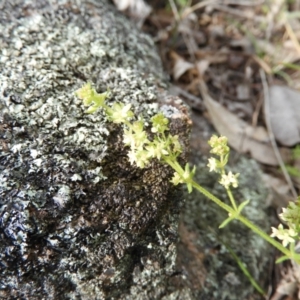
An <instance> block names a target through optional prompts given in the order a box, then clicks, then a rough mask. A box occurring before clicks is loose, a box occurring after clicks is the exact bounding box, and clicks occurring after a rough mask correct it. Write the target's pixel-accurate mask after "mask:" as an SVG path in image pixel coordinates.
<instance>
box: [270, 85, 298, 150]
mask: <svg viewBox="0 0 300 300" xmlns="http://www.w3.org/2000/svg"><path fill="white" fill-rule="evenodd" d="M269 97H270V104H269V105H270V116H269V117H270V121H271V127H272V131H273V133H274V136H275V138H276V140H277V141H278V142H280V143H281V144H282V145H285V146H293V145H295V144H297V143H299V142H300V92H298V91H296V90H293V89H291V88H289V87H287V86H280V85H273V86H271V87H270V89H269Z"/></svg>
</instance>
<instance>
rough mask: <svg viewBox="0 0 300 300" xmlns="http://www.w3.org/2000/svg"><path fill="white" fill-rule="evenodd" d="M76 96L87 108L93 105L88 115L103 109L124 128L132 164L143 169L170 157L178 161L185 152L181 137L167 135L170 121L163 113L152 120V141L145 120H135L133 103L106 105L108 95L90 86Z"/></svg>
mask: <svg viewBox="0 0 300 300" xmlns="http://www.w3.org/2000/svg"><path fill="white" fill-rule="evenodd" d="M76 95H77V96H78V97H79V98H81V99H83V103H84V105H86V106H90V107H89V109H88V110H87V112H88V113H93V112H95V111H96V110H97V109H98V108H102V109H103V110H104V112H105V113H106V115H107V117H108V119H109V120H110V121H111V122H113V123H116V124H124V125H125V128H124V133H123V142H124V144H125V145H126V146H128V147H129V148H130V150H129V152H128V158H129V161H130V163H131V164H136V165H137V166H138V167H140V168H144V167H145V166H146V165H147V164H149V162H150V160H151V159H152V158H156V159H158V160H161V159H165V158H166V157H168V159H171V160H174V161H175V160H176V159H177V157H178V155H179V154H180V153H181V152H182V150H181V145H180V142H179V139H178V136H177V135H175V136H173V135H171V134H167V135H166V134H165V131H168V130H169V128H168V123H169V120H168V119H167V118H165V116H164V115H163V114H162V113H158V114H156V115H155V116H153V117H152V118H151V123H152V126H151V132H153V133H154V134H155V135H154V137H153V138H152V140H150V139H148V135H147V132H146V131H145V129H144V126H145V121H144V120H141V119H139V120H134V119H135V116H134V113H133V112H132V111H131V110H130V109H131V104H127V105H125V104H123V103H114V104H113V105H112V107H109V106H107V105H106V104H105V98H106V97H107V96H108V92H105V93H102V94H98V93H97V92H96V91H95V90H94V89H93V88H92V86H91V84H90V83H87V84H85V85H84V86H83V87H82V88H81V89H79V90H78V91H77V92H76Z"/></svg>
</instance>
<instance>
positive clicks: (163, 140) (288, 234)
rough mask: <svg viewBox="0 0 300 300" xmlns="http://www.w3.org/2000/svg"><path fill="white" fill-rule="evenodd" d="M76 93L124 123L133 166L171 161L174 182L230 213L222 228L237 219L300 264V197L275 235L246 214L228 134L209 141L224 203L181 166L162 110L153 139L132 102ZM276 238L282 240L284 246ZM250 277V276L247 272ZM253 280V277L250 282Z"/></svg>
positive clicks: (177, 146) (90, 92)
mask: <svg viewBox="0 0 300 300" xmlns="http://www.w3.org/2000/svg"><path fill="white" fill-rule="evenodd" d="M76 95H77V96H78V97H79V98H81V99H82V100H83V104H84V105H85V106H89V108H88V109H87V111H86V112H87V113H94V112H95V111H97V110H98V109H102V110H103V111H104V112H105V114H106V116H107V118H108V120H109V121H111V122H114V123H116V124H123V125H124V133H123V142H124V144H125V145H126V146H128V147H129V151H128V158H129V161H130V163H131V164H132V165H134V164H135V165H136V166H138V167H140V168H144V167H146V166H147V165H148V164H149V162H150V160H151V159H153V158H155V159H158V160H159V161H161V162H162V163H166V164H168V165H169V166H170V167H171V168H172V169H173V170H174V174H173V178H172V179H171V182H172V183H173V184H174V185H178V184H180V183H183V184H186V185H187V189H188V192H189V193H190V192H192V190H193V188H195V189H196V190H198V191H199V192H200V193H202V194H204V195H205V196H206V197H207V198H208V199H210V200H212V201H213V202H215V203H216V204H217V205H219V206H220V207H221V208H223V209H224V210H226V211H227V212H228V218H227V219H226V220H224V221H223V223H222V224H221V225H220V226H219V227H220V228H223V227H225V226H226V225H227V224H228V223H229V222H231V221H232V220H234V219H236V220H239V221H240V222H242V223H243V224H244V225H246V226H247V227H249V228H250V229H251V230H253V231H254V232H256V233H257V234H258V235H260V236H261V237H262V238H263V239H265V240H266V241H267V242H269V243H270V244H272V245H273V246H274V247H276V248H277V249H278V250H280V251H281V252H282V253H283V254H284V256H283V257H281V258H280V259H279V260H278V262H279V261H282V260H284V259H293V260H295V261H296V262H297V263H300V255H299V254H297V253H296V252H295V243H296V241H297V240H298V236H299V232H300V198H299V199H298V201H297V202H296V203H290V204H289V206H288V207H287V208H284V209H283V212H282V214H281V215H280V217H281V219H282V220H283V221H284V222H286V224H287V227H288V228H286V229H285V228H284V227H283V225H282V224H280V225H279V227H278V229H276V228H272V231H273V232H272V234H271V236H270V235H268V234H266V233H265V232H263V231H262V230H261V229H260V228H259V227H257V226H256V225H254V224H253V223H251V222H250V221H249V220H248V219H247V218H245V217H244V216H242V214H241V213H242V210H243V209H244V207H245V206H246V205H247V204H248V203H249V201H250V200H246V201H244V202H242V203H241V204H240V205H239V206H238V205H237V204H236V201H235V199H234V197H233V194H232V192H231V188H236V187H237V186H238V177H239V174H233V173H232V172H231V171H229V172H227V171H226V170H225V167H226V165H227V163H228V157H229V152H230V149H229V147H228V144H227V142H228V140H227V138H226V137H224V136H220V137H217V136H216V135H214V136H212V137H211V139H210V140H209V142H208V144H209V145H210V146H211V151H210V152H211V153H212V154H213V155H215V156H216V157H211V158H209V159H208V165H207V166H208V167H209V170H210V172H216V173H219V174H220V180H219V182H220V184H221V185H223V186H224V188H225V190H226V193H227V195H228V198H229V200H230V204H231V205H228V204H226V203H224V202H223V201H221V200H220V199H218V198H217V197H215V196H214V195H213V194H211V193H210V192H209V191H207V190H206V189H204V188H203V187H202V186H200V185H199V184H198V183H196V182H195V181H194V180H193V176H194V174H195V172H196V167H193V168H192V169H191V168H190V165H189V164H188V163H187V164H186V165H185V167H184V168H182V167H181V165H180V164H179V163H178V160H177V158H178V156H179V155H180V153H181V152H182V146H181V144H180V141H179V138H178V136H177V135H171V134H170V133H169V132H168V131H169V127H168V124H169V120H168V119H167V118H166V117H165V116H164V115H163V114H162V113H158V114H156V115H154V116H153V117H152V118H151V132H152V133H153V134H154V135H153V137H152V138H151V139H150V138H149V137H148V134H147V132H146V131H145V129H144V127H145V121H144V120H142V119H140V118H138V119H137V118H136V116H135V115H134V113H133V111H132V110H131V104H126V105H125V104H123V103H114V104H113V105H112V107H110V106H108V105H106V104H105V99H106V97H108V95H109V91H108V92H104V93H102V94H98V93H97V92H96V91H95V90H94V89H93V88H92V86H91V84H90V83H87V84H85V85H84V86H83V87H82V88H81V89H79V90H78V91H77V92H76ZM273 237H277V238H278V239H280V240H282V245H281V244H280V243H279V242H277V241H276V240H275V239H274V238H273ZM288 244H290V245H291V246H290V249H286V246H287V245H288ZM247 276H248V277H249V276H250V275H249V274H248V273H247ZM253 280H254V279H253V278H251V280H250V281H251V282H252V281H253ZM255 287H256V286H255ZM256 288H257V287H256Z"/></svg>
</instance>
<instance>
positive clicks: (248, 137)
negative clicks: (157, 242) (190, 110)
mask: <svg viewBox="0 0 300 300" xmlns="http://www.w3.org/2000/svg"><path fill="white" fill-rule="evenodd" d="M200 86H201V93H202V97H203V100H204V104H205V106H206V108H207V110H208V112H209V114H210V116H211V119H212V122H213V124H214V126H215V128H216V129H217V131H218V132H219V133H220V134H221V135H224V136H226V137H227V138H228V142H229V144H230V146H231V147H232V148H234V149H235V150H237V151H239V152H241V153H247V152H249V153H250V154H251V156H252V157H253V158H254V159H256V160H257V161H259V162H261V163H264V164H267V165H272V166H277V165H278V161H277V159H276V156H275V153H274V150H273V148H272V146H271V143H270V142H269V137H268V133H267V131H266V130H265V129H264V128H263V127H253V126H251V125H248V124H247V123H246V122H245V121H243V120H241V119H239V118H238V117H237V116H236V115H234V114H232V113H231V112H230V111H228V110H227V109H226V108H224V107H223V106H222V105H220V104H219V103H218V102H216V101H214V100H213V99H212V98H211V97H210V95H209V94H208V92H207V87H206V84H205V83H204V82H203V81H201V82H200Z"/></svg>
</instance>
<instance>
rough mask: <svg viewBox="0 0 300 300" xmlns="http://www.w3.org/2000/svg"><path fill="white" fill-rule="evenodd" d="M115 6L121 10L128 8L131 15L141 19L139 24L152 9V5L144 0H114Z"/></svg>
mask: <svg viewBox="0 0 300 300" xmlns="http://www.w3.org/2000/svg"><path fill="white" fill-rule="evenodd" d="M113 1H114V4H115V6H116V7H117V9H118V10H120V11H125V10H127V11H128V13H129V15H130V16H131V17H132V18H134V19H136V20H139V23H140V24H138V25H141V24H142V23H143V22H144V20H145V19H146V18H147V17H148V16H149V14H150V13H151V11H152V8H151V6H149V5H148V4H147V3H146V2H145V1H144V0H113Z"/></svg>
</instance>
